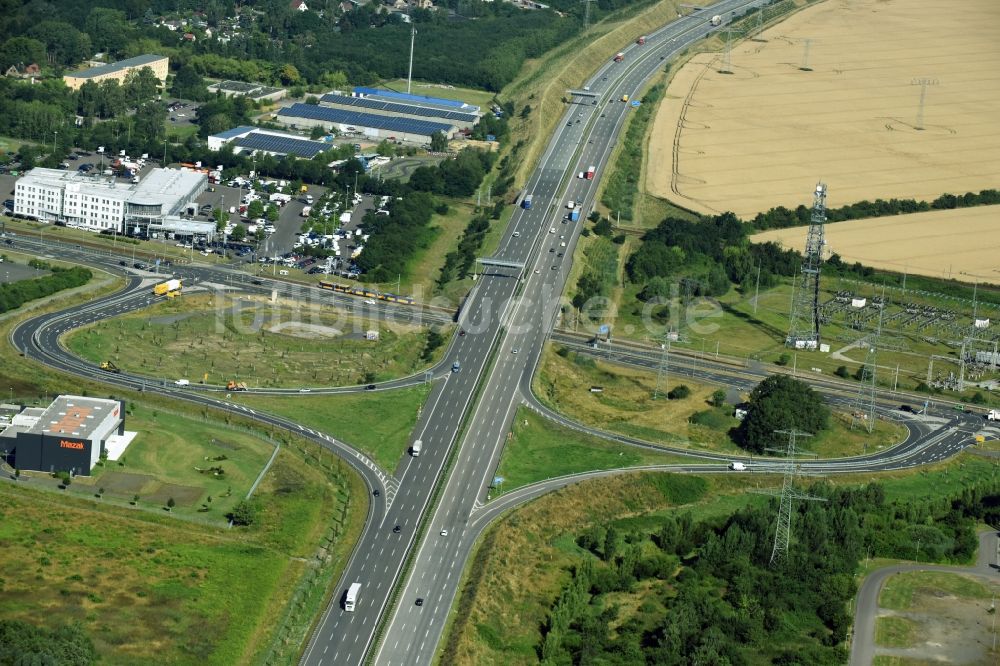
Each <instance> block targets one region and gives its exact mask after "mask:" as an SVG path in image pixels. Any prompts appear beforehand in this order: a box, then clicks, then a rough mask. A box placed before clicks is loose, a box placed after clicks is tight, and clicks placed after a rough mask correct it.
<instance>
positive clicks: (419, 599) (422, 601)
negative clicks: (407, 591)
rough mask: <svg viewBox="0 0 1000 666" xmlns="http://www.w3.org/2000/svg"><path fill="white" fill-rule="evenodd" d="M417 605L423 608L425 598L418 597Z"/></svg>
mask: <svg viewBox="0 0 1000 666" xmlns="http://www.w3.org/2000/svg"><path fill="white" fill-rule="evenodd" d="M417 605H418V606H423V605H424V598H423V597H417Z"/></svg>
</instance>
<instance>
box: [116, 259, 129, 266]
mask: <svg viewBox="0 0 1000 666" xmlns="http://www.w3.org/2000/svg"><path fill="white" fill-rule="evenodd" d="M118 265H119V266H128V262H127V261H125V260H124V259H123V260H122V261H119V262H118Z"/></svg>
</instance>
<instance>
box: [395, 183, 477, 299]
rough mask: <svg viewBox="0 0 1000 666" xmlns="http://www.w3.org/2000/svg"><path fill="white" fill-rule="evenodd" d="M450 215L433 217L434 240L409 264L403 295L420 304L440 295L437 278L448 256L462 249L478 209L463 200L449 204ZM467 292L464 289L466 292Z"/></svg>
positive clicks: (403, 283)
mask: <svg viewBox="0 0 1000 666" xmlns="http://www.w3.org/2000/svg"><path fill="white" fill-rule="evenodd" d="M447 204H448V213H447V214H446V215H438V214H435V215H434V217H433V218H431V229H432V230H433V232H434V240H432V241H431V243H430V245H428V246H427V247H425V248H421V249H419V250H417V251H416V252H415V253H414V255H413V257H412V258H411V259H410V261H409V263H408V264H407V274H406V275H404V276H403V277H404V279H403V282H402V288H401V292H402V293H404V294H413V296H414V298H416V299H417V300H419V301H427V300H429V299H430V298H431V297H432V296H433V295H434V294H435V293H437V279H438V277H440V275H441V266H442V265H444V256H445V255H446V254H448V253H449V252H451V251H452V250H454V249H455V248H456V247H457V246H458V241H459V239H461V237H462V232H463V231H465V227H466V226H467V225H468V224H469V220H470V219H472V216H473V214H474V208H475V206H474V205H473V204H469V203H466V202H463V201H459V200H455V199H450V200H448V201H447ZM463 291H464V290H463Z"/></svg>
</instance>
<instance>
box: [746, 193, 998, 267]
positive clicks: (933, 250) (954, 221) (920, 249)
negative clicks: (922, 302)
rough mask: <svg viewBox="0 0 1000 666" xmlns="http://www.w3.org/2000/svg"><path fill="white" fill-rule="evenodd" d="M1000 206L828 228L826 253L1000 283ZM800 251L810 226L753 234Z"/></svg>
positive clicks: (756, 239) (871, 263)
mask: <svg viewBox="0 0 1000 666" xmlns="http://www.w3.org/2000/svg"><path fill="white" fill-rule="evenodd" d="M998 232H1000V206H981V207H979V208H960V209H958V210H935V211H930V212H927V213H913V214H912V215H899V216H896V217H880V218H874V219H867V220H851V221H850V222H837V223H835V224H827V225H826V253H827V254H826V255H825V256H829V253H834V252H836V253H837V254H839V255H840V256H841V257H842V258H843V259H844V261H848V262H852V263H853V262H855V261H860V262H861V263H862V264H864V265H865V266H872V267H873V268H885V269H887V270H891V271H896V272H899V273H914V274H918V275H929V276H931V277H939V278H954V279H956V280H962V281H964V282H990V283H993V284H1000V233H998ZM752 240H753V241H754V242H765V241H777V242H779V243H781V244H782V245H784V246H785V247H787V248H790V249H794V250H798V251H799V252H802V251H803V250H804V249H805V244H806V228H805V227H797V228H792V229H778V230H774V231H765V232H764V233H761V234H757V235H755V236H753V238H752Z"/></svg>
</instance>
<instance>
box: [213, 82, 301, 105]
mask: <svg viewBox="0 0 1000 666" xmlns="http://www.w3.org/2000/svg"><path fill="white" fill-rule="evenodd" d="M208 91H209V92H213V93H214V92H221V93H222V94H223V95H225V96H226V97H238V96H239V97H249V98H250V99H252V100H253V101H255V102H263V101H271V102H277V101H278V100H279V99H284V98H285V96H287V95H288V90H287V89H285V88H272V87H270V86H265V85H264V84H262V83H244V82H243V81H221V82H219V83H213V84H212V85H210V86H208Z"/></svg>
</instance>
